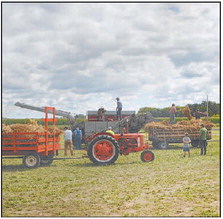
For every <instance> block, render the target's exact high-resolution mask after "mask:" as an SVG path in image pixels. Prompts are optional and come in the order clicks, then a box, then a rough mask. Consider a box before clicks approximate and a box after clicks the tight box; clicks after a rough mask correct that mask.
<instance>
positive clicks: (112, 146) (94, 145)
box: [88, 135, 119, 165]
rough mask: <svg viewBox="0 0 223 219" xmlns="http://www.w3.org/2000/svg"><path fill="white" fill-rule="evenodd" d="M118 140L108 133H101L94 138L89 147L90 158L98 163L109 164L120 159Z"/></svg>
mask: <svg viewBox="0 0 223 219" xmlns="http://www.w3.org/2000/svg"><path fill="white" fill-rule="evenodd" d="M118 155H119V149H118V142H117V141H116V140H115V139H114V138H112V137H110V136H107V135H100V136H98V137H96V138H95V139H93V140H92V141H91V142H90V144H89V147H88V156H89V158H90V160H91V161H92V162H93V163H95V164H98V165H109V164H112V163H114V162H115V161H116V160H117V159H118Z"/></svg>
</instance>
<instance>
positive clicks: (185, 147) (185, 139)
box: [183, 132, 191, 157]
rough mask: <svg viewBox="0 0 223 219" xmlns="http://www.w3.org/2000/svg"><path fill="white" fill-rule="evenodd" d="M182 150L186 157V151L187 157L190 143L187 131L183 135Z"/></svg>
mask: <svg viewBox="0 0 223 219" xmlns="http://www.w3.org/2000/svg"><path fill="white" fill-rule="evenodd" d="M183 143H184V146H183V152H184V155H183V156H184V157H186V152H188V157H190V148H189V144H190V143H191V140H190V138H189V137H188V133H187V132H186V133H185V136H184V137H183Z"/></svg>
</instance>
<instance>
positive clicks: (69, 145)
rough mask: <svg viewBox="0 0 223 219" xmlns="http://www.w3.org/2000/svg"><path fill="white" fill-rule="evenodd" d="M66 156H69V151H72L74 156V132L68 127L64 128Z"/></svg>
mask: <svg viewBox="0 0 223 219" xmlns="http://www.w3.org/2000/svg"><path fill="white" fill-rule="evenodd" d="M64 130H65V131H64V156H67V150H68V149H70V153H71V156H73V155H74V150H73V147H72V131H71V130H69V129H68V128H67V127H65V128H64Z"/></svg>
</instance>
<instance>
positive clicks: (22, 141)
mask: <svg viewBox="0 0 223 219" xmlns="http://www.w3.org/2000/svg"><path fill="white" fill-rule="evenodd" d="M49 111H52V112H53V118H49V117H48V113H49ZM56 120H57V119H56V117H55V108H54V107H45V119H43V121H44V122H45V132H13V133H9V134H3V135H2V158H4V159H6V158H8V159H13V158H22V160H23V165H24V166H26V167H28V168H36V167H38V166H40V164H42V165H50V164H51V163H52V162H53V157H54V156H56V155H58V150H59V149H60V136H59V135H60V133H50V132H49V131H48V127H49V122H51V123H52V124H53V125H56Z"/></svg>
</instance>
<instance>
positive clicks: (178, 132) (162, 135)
mask: <svg viewBox="0 0 223 219" xmlns="http://www.w3.org/2000/svg"><path fill="white" fill-rule="evenodd" d="M185 132H187V133H188V137H189V138H190V139H191V145H192V147H198V146H199V139H200V132H199V130H190V129H182V128H179V129H163V128H153V127H152V128H149V129H148V136H149V140H150V141H152V145H153V147H155V148H161V149H166V148H168V146H169V144H170V143H182V141H183V137H184V136H185ZM210 139H211V128H209V129H208V135H207V140H210Z"/></svg>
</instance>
